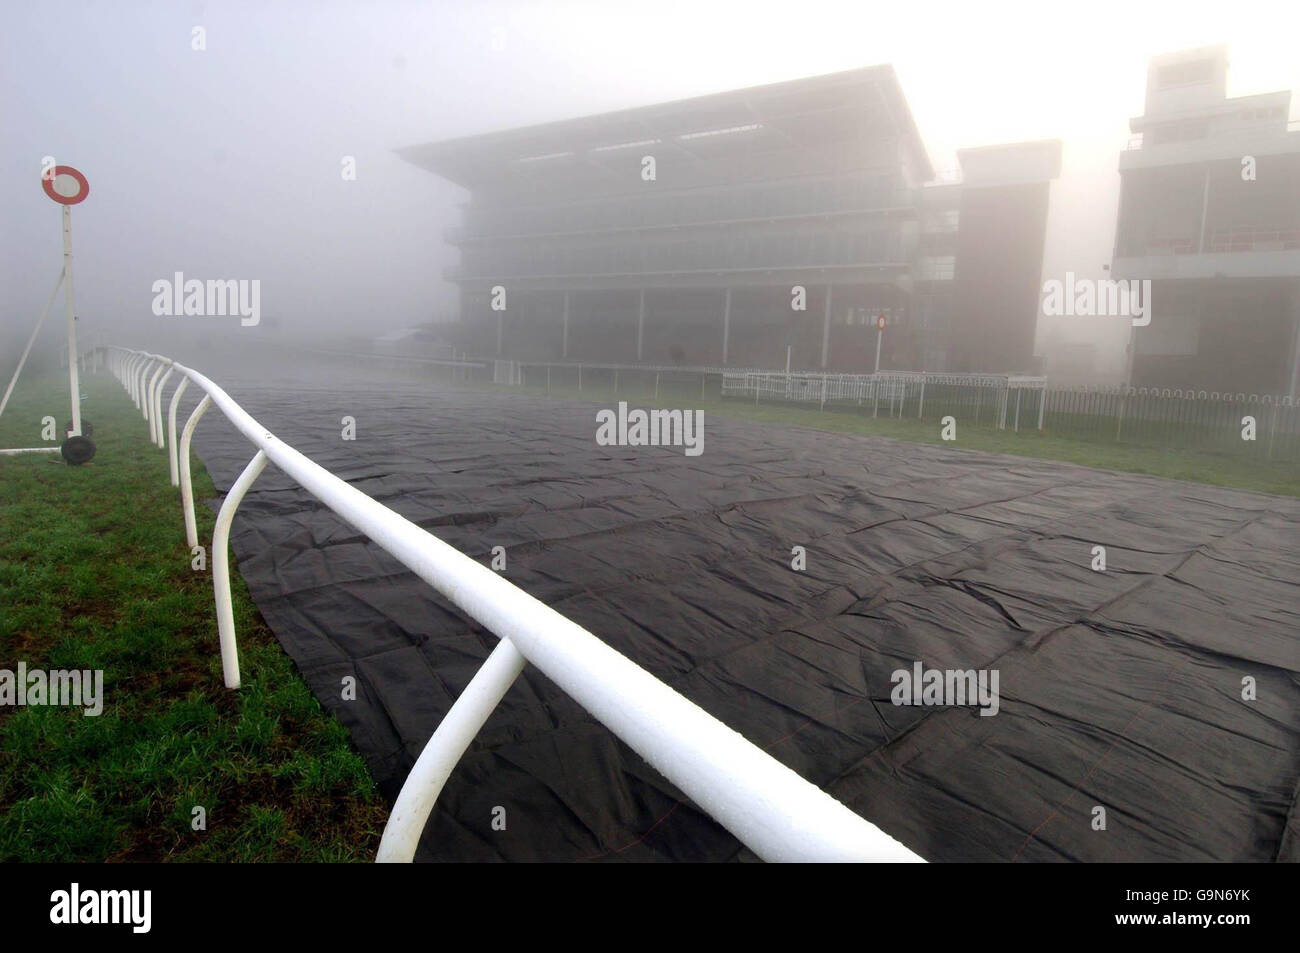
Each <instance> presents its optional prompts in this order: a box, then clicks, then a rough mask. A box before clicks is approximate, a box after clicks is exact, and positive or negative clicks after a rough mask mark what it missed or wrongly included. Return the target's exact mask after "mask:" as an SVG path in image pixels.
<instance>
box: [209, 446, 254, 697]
mask: <svg viewBox="0 0 1300 953" xmlns="http://www.w3.org/2000/svg"><path fill="white" fill-rule="evenodd" d="M265 469H266V451H265V450H258V451H257V453H255V454H253V459H252V460H249V461H248V466H246V467H244V472H243V473H241V474H239V479H238V480H236V481H235V484H234V486H232V487H231V488H230V492H229V493H227V494H226V498H225V500H223V501H222V503H221V509H220V510H219V511H218V512H217V525H216V527H215V528H214V529H213V530H212V592H213V595H215V596H216V600H217V637H218V639H220V641H221V672H222V674H223V675H224V676H225V679H226V687H227V688H238V687H239V647H238V646H237V645H236V644H235V610H234V607H233V606H232V605H231V602H230V557H229V554H228V552H227V551H228V550H229V548H230V524H231V522H232V521H233V520H234V518H235V510H237V509H239V504H240V502H241V501H242V500H243V499H244V494H245V493H247V492H248V488H249V487H250V486H252V485H253V481H254V480H256V479H257V478H258V477H259V476H261V474H262V471H263V470H265Z"/></svg>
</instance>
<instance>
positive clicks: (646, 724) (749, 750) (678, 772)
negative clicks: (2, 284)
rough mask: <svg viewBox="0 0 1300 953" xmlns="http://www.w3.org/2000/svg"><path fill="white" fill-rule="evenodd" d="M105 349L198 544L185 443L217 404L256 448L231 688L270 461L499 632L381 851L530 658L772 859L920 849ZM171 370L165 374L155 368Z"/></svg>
mask: <svg viewBox="0 0 1300 953" xmlns="http://www.w3.org/2000/svg"><path fill="white" fill-rule="evenodd" d="M105 353H106V354H107V355H108V357H109V362H108V366H109V368H110V369H111V371H112V372H113V374H114V375H115V376H117V378H118V379H119V380H120V381H121V382H122V385H123V387H125V388H126V390H127V392H128V394H130V395H131V396H132V398H133V399H135V400H136V406H138V407H141V408H142V412H143V413H144V416H145V419H146V420H148V421H149V422H150V425H151V433H156V434H157V439H156V440H155V443H156V444H157V446H159V447H160V448H161V447H164V446H170V447H172V448H173V453H174V454H175V461H176V467H175V468H174V469H173V472H174V473H175V475H176V479H177V480H178V482H179V483H180V489H181V496H182V500H183V509H184V514H185V532H186V542H187V544H188V545H189V546H190V547H191V548H193V547H194V546H197V545H198V538H197V531H196V528H195V523H194V494H193V488H192V486H191V482H190V463H189V449H190V441H191V439H192V437H193V435H194V430H195V427H196V426H197V425H198V422H199V420H200V419H201V418H202V416H203V414H204V413H205V412H206V411H207V409H208V408H209V407H211V406H216V407H217V408H218V409H219V410H220V411H221V412H222V414H223V415H224V416H225V417H226V419H227V420H228V421H229V422H230V423H231V424H232V425H233V426H234V427H235V429H237V430H238V431H239V432H240V433H242V434H243V436H244V437H246V438H247V439H248V440H249V442H250V443H251V444H253V446H255V447H256V448H257V451H256V453H255V454H254V456H253V458H252V460H250V462H249V464H248V465H247V466H246V467H245V469H244V471H243V473H241V474H240V476H239V478H238V479H237V480H236V481H235V484H234V486H232V487H231V490H230V492H229V493H228V494H227V496H226V499H225V501H224V502H223V504H222V506H221V509H220V512H219V513H218V516H217V521H216V528H215V530H214V532H213V542H212V546H213V549H212V559H213V577H212V578H213V590H214V598H215V600H216V604H217V616H218V631H219V637H220V645H221V657H222V668H223V674H224V677H225V682H226V685H227V686H229V687H231V688H234V687H237V686H238V685H239V658H238V649H237V646H236V640H235V630H234V623H233V618H232V615H231V611H230V576H229V567H228V564H227V562H226V558H227V557H226V551H227V544H228V541H229V532H230V523H231V521H232V520H233V518H234V514H235V510H236V508H237V507H238V505H239V503H240V501H241V499H242V498H243V496H244V494H245V493H246V492H247V490H248V488H249V487H250V486H251V485H252V484H253V482H254V481H255V480H256V479H257V477H258V476H259V475H260V473H261V472H262V470H263V469H264V468H265V466H266V465H267V464H268V463H274V464H275V465H276V466H277V467H278V468H279V469H280V470H281V471H282V472H283V473H285V474H287V475H288V476H290V477H291V478H292V479H293V480H295V481H296V482H297V483H298V484H299V485H300V486H301V487H302V488H303V489H305V490H306V491H307V492H309V493H311V494H312V496H314V497H315V498H316V499H317V500H319V501H320V502H321V503H323V504H324V505H325V506H327V507H329V509H330V510H332V511H333V512H334V513H335V514H337V515H338V516H339V517H341V518H342V519H343V520H345V521H346V522H347V523H349V524H350V525H351V526H353V527H354V528H355V529H357V530H358V531H359V532H361V533H363V534H365V535H366V536H367V537H369V538H370V539H371V540H373V541H374V542H375V543H376V544H377V545H379V546H380V547H381V548H383V549H384V550H385V551H387V552H388V553H389V554H390V555H392V556H393V557H394V558H396V559H397V560H398V561H399V562H401V563H402V564H403V565H404V566H406V567H407V568H408V569H410V570H411V571H412V572H413V573H415V575H417V576H418V577H419V578H421V579H422V580H424V581H425V582H426V583H428V584H429V585H430V586H432V587H433V588H434V589H435V590H437V591H438V592H439V593H441V594H442V595H443V596H444V597H445V598H446V599H447V600H448V601H449V602H451V603H452V604H453V605H455V606H456V607H457V608H459V609H460V610H461V611H462V612H464V613H465V614H466V615H467V616H469V617H470V618H472V619H474V620H475V621H477V622H478V623H479V624H481V625H482V626H484V627H485V628H486V629H488V631H490V632H492V633H493V634H494V635H496V636H497V637H498V638H499V639H500V640H501V642H500V644H499V645H498V646H497V647H496V649H494V650H493V652H492V653H491V655H490V656H489V657H488V659H487V661H486V662H485V663H484V664H483V666H482V668H480V669H479V671H478V673H477V674H476V675H475V676H474V678H473V679H472V680H471V682H470V684H469V686H468V687H467V688H466V689H465V691H464V692H462V693H461V695H460V697H459V698H457V700H456V702H455V703H454V704H453V705H452V707H451V709H450V711H449V712H448V713H447V715H446V717H444V718H443V720H442V722H441V723H440V724H439V726H438V728H437V730H435V731H434V733H433V735H432V737H431V738H430V739H429V741H428V743H427V744H426V745H425V747H424V750H423V751H422V753H421V754H420V757H419V758H418V759H417V761H416V764H415V766H414V767H413V768H412V770H411V773H410V775H409V776H408V778H407V780H406V783H405V785H404V786H403V789H402V791H401V793H400V794H399V796H398V798H397V802H396V804H395V805H394V808H393V812H392V814H391V816H390V817H389V821H388V826H387V827H386V829H385V831H384V836H383V841H382V843H381V845H380V848H379V854H378V857H377V859H378V860H381V861H410V860H411V859H413V857H414V854H415V848H416V844H417V843H418V841H419V838H420V834H421V832H422V831H423V829H424V825H425V823H426V821H427V820H428V816H429V813H430V811H431V810H432V808H433V804H434V801H435V799H436V798H437V795H438V792H439V791H440V790H441V787H442V785H443V783H444V782H445V781H446V779H447V777H448V776H449V775H450V773H451V771H452V769H453V768H454V767H455V765H456V763H457V762H458V761H459V759H460V757H461V755H462V754H463V753H464V752H465V750H466V749H467V748H468V746H469V745H470V743H471V742H472V741H473V738H474V737H475V736H476V735H477V734H478V732H479V730H480V729H481V728H482V726H483V724H484V723H485V722H486V721H487V718H488V716H489V715H490V714H491V713H492V711H493V709H494V708H495V707H496V705H497V703H498V702H499V701H500V700H501V698H502V697H503V696H504V695H505V693H506V692H507V691H508V690H509V688H510V686H511V685H512V684H513V683H514V681H515V679H516V678H517V677H518V676H519V674H520V672H521V671H522V670H523V666H524V663H525V661H526V662H529V663H531V664H533V665H534V666H536V667H537V669H538V670H540V671H541V672H542V673H544V674H545V675H546V676H547V677H548V678H550V679H551V681H553V682H555V684H557V685H558V686H559V687H560V688H562V689H563V690H564V691H565V692H566V693H568V694H569V695H570V696H571V697H572V698H573V699H574V700H575V701H577V702H578V703H579V704H581V705H582V707H583V708H585V709H586V710H587V711H588V712H589V713H591V714H592V715H593V716H594V717H595V718H597V719H598V720H599V721H601V722H602V723H603V724H604V725H605V726H606V727H608V728H609V729H610V730H611V731H613V732H614V734H616V735H617V736H618V737H619V738H621V739H622V740H623V741H624V742H626V743H627V744H628V746H629V747H631V748H632V749H633V750H634V751H636V752H637V753H638V754H639V755H640V756H641V757H642V758H644V759H645V760H646V761H647V762H648V763H649V764H650V765H652V766H653V767H654V768H656V769H657V770H658V771H660V772H661V773H662V774H663V775H664V776H665V777H667V778H668V779H669V780H670V781H672V782H673V784H675V785H676V786H677V787H678V788H679V789H680V790H681V791H682V792H683V793H684V794H685V795H686V796H687V797H689V798H690V799H692V800H693V801H694V802H695V803H696V804H697V805H699V807H700V808H701V809H703V810H704V811H706V812H707V813H708V814H709V815H710V816H712V817H713V818H714V819H715V820H716V821H718V823H720V824H721V825H722V826H724V827H725V828H727V830H729V831H730V832H731V833H732V834H734V835H735V836H736V837H737V838H738V839H739V840H740V841H741V842H742V843H744V844H745V845H746V846H747V847H749V848H750V849H751V850H753V851H754V853H755V854H757V855H758V856H759V857H761V858H763V859H764V860H769V861H906V862H917V861H921V860H922V858H920V857H919V856H917V855H916V854H915V853H913V852H912V851H910V850H908V849H907V848H906V847H904V846H903V845H902V844H900V843H899V842H898V841H896V840H894V839H893V838H892V837H890V836H888V835H887V834H885V833H884V832H883V831H881V830H880V829H879V828H877V827H875V826H874V825H873V824H871V823H869V822H868V821H866V820H864V819H863V818H861V817H859V816H858V815H857V814H855V813H854V812H852V811H850V810H849V809H848V808H847V807H845V806H844V805H843V804H841V803H840V802H839V801H837V800H835V799H834V798H833V797H831V796H830V795H829V794H827V793H826V792H824V791H822V790H821V789H819V788H818V787H816V786H815V785H813V784H811V783H809V782H808V781H806V780H804V779H803V778H802V777H800V776H799V775H798V774H796V773H795V772H794V771H792V770H790V769H789V768H787V767H786V766H785V765H783V764H781V763H780V762H779V761H777V760H776V759H775V758H773V757H772V756H771V755H769V754H767V753H766V752H765V751H763V750H761V749H760V748H758V747H757V746H755V745H754V744H752V743H751V742H749V741H748V740H746V739H745V738H744V737H742V736H741V735H740V734H739V733H737V732H735V731H733V730H732V729H730V728H728V727H727V726H726V725H724V724H723V723H722V722H720V721H718V720H717V719H716V718H714V717H713V716H712V715H710V714H708V713H707V712H705V711H704V710H703V709H701V708H700V707H699V706H697V705H695V704H694V703H693V702H691V701H689V700H688V699H686V698H685V697H684V696H682V695H680V694H678V693H677V692H676V691H675V690H673V689H672V688H670V687H669V686H667V685H665V684H664V683H663V682H661V681H659V680H658V679H657V678H655V677H654V676H652V675H651V674H650V673H649V672H647V671H645V670H644V669H642V668H641V667H640V666H639V665H637V664H635V663H634V662H632V661H631V660H630V659H628V658H626V657H625V656H623V655H621V654H620V653H618V652H616V651H615V650H614V649H612V648H610V647H609V646H608V645H606V644H605V643H604V642H602V641H601V640H600V639H598V638H596V636H594V635H592V634H591V633H590V632H588V631H587V630H586V629H584V628H582V627H581V626H579V625H577V624H576V623H574V622H572V621H570V620H569V619H567V618H566V617H565V616H563V615H561V614H560V613H559V612H556V611H555V610H554V609H552V608H551V607H550V606H548V605H546V604H545V603H543V602H540V601H539V600H537V599H535V598H533V597H532V596H530V595H528V594H527V593H526V592H524V591H523V590H521V589H519V588H517V587H516V586H514V585H513V584H511V583H510V582H508V581H506V580H505V579H504V578H502V577H501V576H500V575H498V574H497V573H495V572H493V571H492V570H491V569H489V568H487V567H486V566H484V565H482V564H481V563H478V562H476V561H475V560H473V559H471V558H470V557H468V556H466V555H464V554H463V553H461V552H459V551H457V550H455V549H453V548H452V547H451V546H449V545H447V544H446V543H444V542H443V541H442V540H440V539H439V538H438V537H436V536H434V535H433V534H431V533H429V532H427V531H426V530H424V529H421V528H420V527H418V526H416V525H415V524H414V523H411V522H410V521H408V520H407V519H405V518H404V517H402V516H400V515H398V514H397V513H395V512H393V511H392V510H390V509H388V508H387V507H386V506H384V505H382V504H381V503H379V502H378V501H376V500H374V499H371V498H370V497H369V496H367V495H366V494H365V493H363V492H362V491H360V490H358V489H357V488H355V487H353V486H351V485H350V484H348V483H346V482H344V481H343V480H341V479H340V478H338V477H337V476H335V475H334V474H332V473H330V472H329V471H327V470H325V469H324V468H323V467H321V466H320V465H319V464H317V463H314V462H313V461H312V460H310V459H308V458H307V457H305V456H303V454H301V453H299V452H298V451H297V450H295V449H294V448H293V447H291V446H289V445H288V444H286V443H284V442H282V441H281V440H279V439H278V438H277V437H276V436H275V435H274V434H272V433H271V432H270V431H268V430H267V429H266V428H265V427H263V426H262V425H261V424H259V423H258V422H257V421H256V420H254V419H253V417H251V416H250V415H249V414H248V413H247V412H246V411H245V410H244V409H243V408H242V407H240V406H239V404H237V403H236V402H235V401H234V400H233V399H232V398H231V397H230V396H229V395H228V394H227V393H226V392H225V391H224V390H222V389H221V388H220V387H219V386H217V385H216V384H214V383H213V382H212V381H211V380H209V379H208V378H207V377H205V376H203V375H202V374H200V373H199V372H198V371H196V370H194V369H192V368H189V367H185V366H184V365H182V364H179V363H177V362H175V361H172V360H171V359H169V358H166V357H162V356H161V355H157V354H150V353H148V352H144V351H132V350H128V349H125V348H118V347H110V348H107V349H105ZM164 370H165V371H167V372H168V373H166V374H164V373H161V372H163V371H164ZM170 372H175V373H177V374H179V375H181V384H180V385H179V387H178V388H177V391H178V393H174V394H173V395H172V400H171V404H170V408H169V413H168V420H167V429H166V433H165V434H164V432H163V428H162V419H161V417H162V386H163V384H164V383H165V382H166V380H167V378H168V377H169V376H170ZM187 382H193V383H194V384H195V385H196V386H197V387H198V388H199V389H200V390H202V391H203V392H204V396H203V398H202V399H201V400H200V401H199V404H198V406H197V407H196V408H195V409H194V411H193V412H192V413H191V414H190V418H189V420H188V421H187V422H186V423H185V427H184V430H183V432H182V434H181V436H180V440H179V444H178V441H177V434H176V409H177V400H178V395H179V391H180V389H182V388H184V386H185V384H186V383H187Z"/></svg>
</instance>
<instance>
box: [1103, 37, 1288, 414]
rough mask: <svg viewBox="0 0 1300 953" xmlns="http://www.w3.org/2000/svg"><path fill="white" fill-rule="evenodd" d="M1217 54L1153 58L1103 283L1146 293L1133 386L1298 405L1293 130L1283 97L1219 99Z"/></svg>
mask: <svg viewBox="0 0 1300 953" xmlns="http://www.w3.org/2000/svg"><path fill="white" fill-rule="evenodd" d="M1227 73H1228V56H1227V50H1226V48H1224V47H1221V46H1219V47H1208V48H1203V49H1197V50H1187V51H1182V52H1178V53H1172V54H1168V55H1165V56H1159V57H1155V58H1153V59H1152V60H1151V62H1150V65H1149V69H1148V74H1147V91H1146V107H1145V113H1144V115H1142V116H1139V117H1137V118H1135V119H1133V120H1131V123H1130V126H1131V130H1132V132H1133V133H1135V136H1134V139H1133V140H1132V141H1131V142H1130V143H1129V148H1128V149H1126V150H1125V151H1124V152H1123V153H1122V154H1121V156H1120V162H1119V170H1120V176H1121V191H1120V207H1119V221H1118V225H1117V228H1116V235H1115V255H1114V264H1113V273H1114V275H1115V276H1116V277H1117V278H1127V279H1151V282H1152V285H1151V298H1152V300H1151V323H1150V324H1149V325H1148V326H1145V327H1138V328H1134V330H1133V336H1132V339H1131V343H1130V355H1129V359H1130V365H1129V366H1130V374H1129V378H1130V382H1131V383H1132V384H1134V385H1136V386H1154V387H1161V388H1165V387H1168V388H1191V389H1195V390H1218V391H1233V392H1245V393H1260V394H1265V393H1267V394H1297V385H1298V377H1300V125H1298V124H1296V123H1291V122H1288V119H1289V116H1290V109H1291V94H1290V92H1288V91H1281V92H1274V93H1265V94H1261V95H1254V96H1241V97H1235V98H1232V99H1229V98H1228V97H1227V94H1226V90H1227Z"/></svg>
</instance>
